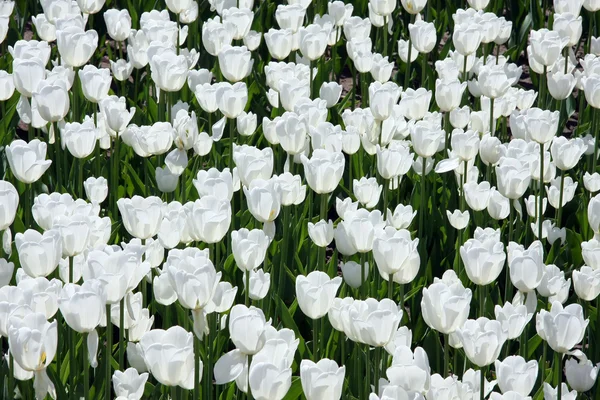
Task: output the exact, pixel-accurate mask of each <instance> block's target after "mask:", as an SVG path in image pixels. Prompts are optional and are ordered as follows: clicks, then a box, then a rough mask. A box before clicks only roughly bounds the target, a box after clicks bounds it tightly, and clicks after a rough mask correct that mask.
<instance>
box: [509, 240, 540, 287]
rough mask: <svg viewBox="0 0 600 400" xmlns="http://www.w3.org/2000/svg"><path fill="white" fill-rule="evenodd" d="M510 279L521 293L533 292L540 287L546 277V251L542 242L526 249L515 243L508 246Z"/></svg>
mask: <svg viewBox="0 0 600 400" xmlns="http://www.w3.org/2000/svg"><path fill="white" fill-rule="evenodd" d="M508 268H509V272H510V279H511V281H512V283H513V285H515V287H516V288H517V289H519V290H520V291H521V292H531V291H533V290H534V289H536V288H537V287H538V285H539V284H540V283H541V281H542V278H543V276H544V250H543V247H542V243H541V242H540V241H535V242H533V243H532V244H531V246H529V248H528V249H525V248H524V247H523V246H520V245H518V244H516V243H514V242H511V243H509V246H508Z"/></svg>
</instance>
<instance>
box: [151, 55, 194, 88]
mask: <svg viewBox="0 0 600 400" xmlns="http://www.w3.org/2000/svg"><path fill="white" fill-rule="evenodd" d="M150 71H151V75H152V81H153V82H154V83H155V84H156V86H157V87H158V88H159V89H160V90H164V91H165V92H176V91H178V90H180V89H181V88H182V87H183V85H185V83H186V81H187V75H188V63H187V60H186V58H185V56H183V55H177V54H175V51H174V50H173V49H170V50H167V51H163V52H162V53H158V54H155V55H154V56H152V58H150Z"/></svg>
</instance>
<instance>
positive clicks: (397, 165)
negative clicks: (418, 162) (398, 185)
mask: <svg viewBox="0 0 600 400" xmlns="http://www.w3.org/2000/svg"><path fill="white" fill-rule="evenodd" d="M413 159H414V154H411V153H410V150H409V148H408V147H407V146H395V147H392V148H381V147H377V171H378V172H379V175H381V177H382V178H383V179H392V178H395V177H397V176H400V175H405V174H406V173H407V172H408V171H409V169H410V167H411V165H412V161H413Z"/></svg>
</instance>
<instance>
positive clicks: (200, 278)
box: [167, 257, 221, 310]
mask: <svg viewBox="0 0 600 400" xmlns="http://www.w3.org/2000/svg"><path fill="white" fill-rule="evenodd" d="M167 274H168V277H169V282H170V283H171V287H173V290H174V291H175V293H176V294H177V300H179V303H181V305H182V306H183V307H185V308H187V309H190V310H199V309H203V308H205V307H206V306H207V305H208V304H209V302H210V300H211V299H212V297H213V295H214V293H215V291H216V289H217V286H218V284H219V280H220V279H221V272H217V271H216V270H215V267H214V265H213V263H212V262H211V261H210V260H209V259H208V258H207V257H197V258H191V257H186V258H185V259H182V260H179V262H178V263H176V265H170V266H169V267H168V268H167Z"/></svg>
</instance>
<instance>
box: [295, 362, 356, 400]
mask: <svg viewBox="0 0 600 400" xmlns="http://www.w3.org/2000/svg"><path fill="white" fill-rule="evenodd" d="M345 374H346V367H345V366H342V367H338V365H337V363H336V362H335V361H333V360H329V359H327V358H324V359H321V360H319V362H317V363H316V364H315V363H314V362H312V361H310V360H302V362H301V363H300V380H301V381H302V391H303V392H304V395H305V396H306V398H307V399H308V400H317V399H323V398H326V399H331V400H339V399H340V398H341V396H342V387H343V385H344V376H345Z"/></svg>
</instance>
